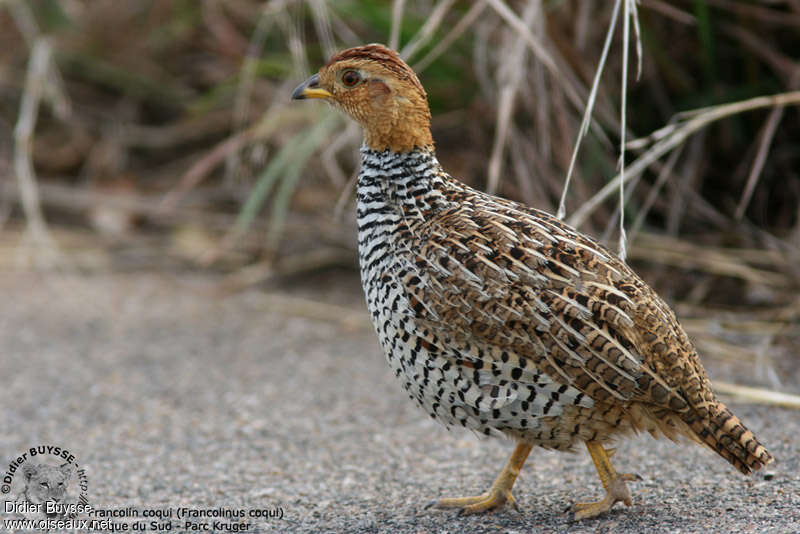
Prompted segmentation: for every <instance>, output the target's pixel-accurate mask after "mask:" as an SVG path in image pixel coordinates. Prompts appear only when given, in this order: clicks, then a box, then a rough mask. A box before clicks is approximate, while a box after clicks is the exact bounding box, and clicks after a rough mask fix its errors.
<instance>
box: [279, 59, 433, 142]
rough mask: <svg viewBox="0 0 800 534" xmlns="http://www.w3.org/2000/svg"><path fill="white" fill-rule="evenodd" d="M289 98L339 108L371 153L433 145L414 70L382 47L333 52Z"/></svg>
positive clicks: (419, 86)
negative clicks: (355, 125) (318, 101)
mask: <svg viewBox="0 0 800 534" xmlns="http://www.w3.org/2000/svg"><path fill="white" fill-rule="evenodd" d="M292 98H293V99H306V98H320V99H323V100H325V101H327V102H329V103H331V104H332V105H334V106H335V107H337V108H339V109H341V110H342V111H344V112H345V113H347V114H348V115H349V116H350V117H352V118H353V119H354V120H355V121H356V122H358V123H359V124H360V125H361V127H362V128H363V129H364V140H365V143H366V144H367V146H368V147H369V148H371V149H373V150H378V151H383V150H386V149H389V150H391V151H392V152H398V153H400V152H408V151H409V150H412V149H413V148H414V147H419V148H423V147H429V146H433V139H432V137H431V133H430V118H431V115H430V110H429V109H428V100H427V97H426V95H425V90H424V89H423V88H422V85H421V84H420V82H419V80H418V79H417V76H416V74H414V71H412V70H411V68H410V67H409V66H408V65H406V63H405V62H404V61H403V60H402V59H400V56H398V55H397V53H395V52H394V51H392V50H390V49H388V48H386V47H385V46H383V45H379V44H371V45H366V46H361V47H358V48H351V49H348V50H345V51H343V52H340V53H338V54H336V55H335V56H333V57H332V58H331V60H330V61H329V62H328V64H327V65H325V66H324V67H322V68H321V69H320V71H319V73H318V74H315V75H313V76H311V77H310V78H309V79H308V80H306V81H305V82H303V83H302V84H300V85H299V86H298V87H297V89H295V91H294V93H292Z"/></svg>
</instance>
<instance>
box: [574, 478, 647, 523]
mask: <svg viewBox="0 0 800 534" xmlns="http://www.w3.org/2000/svg"><path fill="white" fill-rule="evenodd" d="M637 480H642V477H640V476H639V475H634V474H630V473H622V474H617V475H616V476H615V477H614V478H613V479H611V480H609V481H608V486H607V488H606V496H605V498H603V500H602V501H597V502H580V503H577V504H575V505H573V506H572V513H573V516H572V519H574V520H575V521H578V520H580V519H587V518H589V517H596V516H598V515H600V514H602V513H604V512H607V511H609V510H611V508H612V507H613V506H614V505H615V504H616V503H618V502H622V503H625V506H630V505H631V504H632V501H631V494H630V492H629V491H628V486H627V484H625V482H626V481H627V482H634V481H637Z"/></svg>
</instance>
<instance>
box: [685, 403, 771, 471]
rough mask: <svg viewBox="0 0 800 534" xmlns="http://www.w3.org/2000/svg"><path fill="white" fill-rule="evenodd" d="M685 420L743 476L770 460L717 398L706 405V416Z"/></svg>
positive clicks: (701, 438) (758, 443)
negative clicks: (707, 408)
mask: <svg viewBox="0 0 800 534" xmlns="http://www.w3.org/2000/svg"><path fill="white" fill-rule="evenodd" d="M686 422H687V423H688V424H689V427H690V428H691V429H692V431H694V433H695V434H697V437H698V438H699V439H700V441H702V442H703V443H705V444H706V445H708V446H709V447H710V448H711V449H712V450H714V451H715V452H716V453H717V454H719V455H720V456H722V457H723V458H725V459H726V460H728V461H729V462H730V463H731V464H732V465H733V466H734V467H736V469H738V470H739V471H741V472H742V473H744V474H745V475H749V474H750V473H751V472H753V471H756V470H758V469H760V468H761V467H763V466H765V465H767V464H768V463H770V462H771V461H772V460H773V458H772V455H771V454H770V453H769V451H767V449H766V448H765V447H764V446H763V445H762V444H761V443H760V442H759V441H758V439H756V437H755V435H754V434H753V433H752V432H751V431H750V430H748V429H747V427H746V426H744V424H743V423H742V422H741V421H740V420H739V418H738V417H736V416H735V415H733V413H731V411H730V410H729V409H728V407H727V406H725V405H724V404H723V403H721V402H719V401H716V403H714V404H712V405H711V406H710V407H709V410H708V412H707V416H706V417H699V416H698V417H697V418H696V419H694V420H687V421H686Z"/></svg>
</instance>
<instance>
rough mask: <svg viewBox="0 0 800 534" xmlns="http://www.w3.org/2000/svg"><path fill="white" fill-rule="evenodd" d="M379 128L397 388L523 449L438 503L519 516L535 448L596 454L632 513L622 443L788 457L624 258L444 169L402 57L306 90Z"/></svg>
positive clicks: (346, 59)
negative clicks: (730, 402) (513, 511)
mask: <svg viewBox="0 0 800 534" xmlns="http://www.w3.org/2000/svg"><path fill="white" fill-rule="evenodd" d="M292 98H293V99H296V100H302V99H310V98H315V99H322V100H325V101H326V102H329V103H331V104H332V105H333V106H334V107H336V108H338V109H340V110H341V111H343V112H344V113H346V114H347V115H349V116H350V117H351V118H353V119H354V120H355V121H356V122H358V123H359V124H360V125H361V127H362V128H363V131H364V143H363V146H362V148H361V171H360V174H359V176H358V187H357V219H358V250H359V257H360V267H361V281H362V285H363V288H364V293H365V295H366V300H367V307H368V309H369V313H370V316H371V319H372V323H373V325H374V326H375V330H376V332H377V334H378V338H379V339H380V344H381V346H382V347H383V350H384V352H385V353H386V358H387V360H388V362H389V366H390V367H391V369H392V371H394V374H395V375H396V376H397V378H399V379H400V381H401V382H402V384H403V386H404V387H405V389H406V390H407V392H408V394H409V396H410V397H411V398H412V399H414V400H416V402H417V403H418V404H419V405H420V406H421V407H422V409H424V410H425V411H426V412H427V413H428V414H430V416H431V417H433V418H434V419H436V420H437V421H440V422H441V423H443V424H444V425H447V426H463V427H465V428H469V429H472V430H475V431H477V432H480V433H483V434H487V435H505V436H509V437H511V438H513V439H514V440H516V448H515V450H514V452H513V454H512V456H511V458H510V460H509V461H508V464H507V465H506V466H505V468H504V469H503V471H502V472H501V473H500V475H499V476H498V477H497V479H496V480H495V481H494V483H493V484H492V486H491V488H490V489H489V490H488V491H487V492H485V493H483V494H482V495H479V496H476V497H463V498H443V499H439V500H438V501H434V502H433V503H431V504H432V505H435V506H437V507H442V508H458V509H460V510H461V512H462V513H475V512H483V511H486V510H491V509H496V508H499V507H502V506H504V505H505V504H512V505H514V504H515V503H514V498H513V497H512V495H511V488H512V486H513V485H514V481H515V480H516V478H517V475H518V474H519V471H520V469H521V468H522V466H523V464H524V462H525V460H526V458H527V456H528V454H529V453H530V451H531V449H532V448H533V446H535V445H538V446H540V447H545V448H548V449H555V450H562V451H570V450H573V449H574V448H575V446H576V445H577V444H579V443H580V442H583V443H584V444H585V445H586V447H587V448H588V450H589V453H590V455H591V457H592V460H593V461H594V464H595V466H596V468H597V472H598V474H599V475H600V480H601V482H602V484H603V486H604V487H605V490H606V495H605V498H604V499H602V500H600V501H598V502H593V503H579V504H576V505H574V506H573V508H572V510H573V513H574V517H575V518H576V519H582V518H587V517H593V516H596V515H599V514H601V513H603V512H605V511H607V510H609V509H610V508H611V507H612V506H614V504H615V503H617V502H620V501H621V502H623V503H625V504H626V505H628V506H630V505H631V496H630V493H629V492H628V488H627V485H626V482H628V481H632V480H636V479H638V477H637V476H636V475H631V474H621V473H617V472H616V471H615V470H614V468H613V467H612V465H611V462H610V457H611V456H612V454H613V452H614V450H613V449H610V448H608V446H609V444H611V443H612V442H613V441H614V440H615V439H616V438H619V437H623V436H625V435H630V434H632V433H636V432H642V431H647V432H650V433H651V434H652V435H653V436H654V437H660V436H665V437H667V438H670V439H672V440H676V441H677V439H678V438H679V437H686V438H689V439H690V440H692V441H695V442H697V443H700V444H703V445H706V446H707V447H709V448H710V449H711V450H713V451H714V452H716V453H717V454H719V455H720V456H722V457H723V458H724V459H725V460H727V461H728V462H730V463H731V464H732V465H733V466H734V467H736V468H737V469H738V470H739V471H741V472H742V473H744V474H748V473H750V472H751V471H754V470H756V469H759V468H761V467H762V466H764V465H766V464H768V463H769V462H771V461H772V456H771V455H770V453H769V452H767V450H766V449H765V448H764V447H763V446H762V445H761V443H759V441H758V440H757V439H756V437H755V436H754V435H753V433H752V432H751V431H750V430H748V429H747V428H746V427H745V426H744V425H743V424H742V422H741V421H740V420H739V419H738V418H737V417H736V416H735V415H733V413H731V412H730V410H729V409H728V408H727V407H726V406H725V405H724V404H723V403H721V402H720V401H719V400H717V398H716V397H715V396H714V393H713V392H712V390H711V384H710V382H709V379H708V377H707V376H706V372H705V370H704V369H703V366H702V365H701V364H700V360H699V358H698V355H697V351H696V349H695V348H694V346H693V345H692V343H691V342H690V341H689V339H688V337H687V336H686V333H685V332H684V330H683V328H682V327H681V326H680V324H678V321H677V320H676V318H675V314H674V313H673V312H672V310H670V308H669V306H667V304H666V303H665V302H664V301H663V300H662V299H661V298H660V297H659V296H658V295H657V294H656V293H655V292H654V291H653V290H652V289H651V288H650V287H649V286H648V285H647V284H645V283H644V282H643V281H642V280H641V279H640V278H639V277H638V276H637V275H636V274H635V273H634V272H633V271H632V270H631V269H630V267H628V265H626V264H625V263H624V262H623V261H622V260H620V259H619V258H618V257H617V256H615V254H614V253H613V252H610V251H609V250H608V249H606V248H605V247H604V246H602V245H600V244H599V243H598V242H597V241H595V240H594V239H592V238H590V237H588V236H586V235H584V234H582V233H580V232H578V231H577V230H575V229H573V228H571V227H569V226H567V225H566V224H564V223H563V222H561V221H560V220H558V219H557V218H555V217H553V216H551V215H549V214H547V213H544V212H542V211H539V210H536V209H532V208H529V207H527V206H524V205H521V204H518V203H515V202H511V201H509V200H505V199H503V198H500V197H497V196H492V195H488V194H486V193H482V192H480V191H477V190H474V189H471V188H470V187H467V186H466V185H464V184H463V183H461V182H459V181H457V180H456V179H454V178H453V177H451V176H450V175H449V174H447V172H445V171H444V170H443V169H442V167H441V165H440V164H439V162H438V161H437V159H436V155H435V152H434V146H433V139H432V137H431V131H430V118H431V117H430V111H429V108H428V102H427V97H426V94H425V90H424V89H423V87H422V85H421V84H420V82H419V80H418V79H417V76H416V74H415V73H414V72H413V71H412V70H411V68H410V67H409V66H408V65H407V64H406V63H405V62H404V61H403V60H402V59H401V58H400V57H399V56H398V55H397V54H396V53H395V52H394V51H392V50H390V49H388V48H386V47H384V46H382V45H378V44H370V45H366V46H360V47H356V48H351V49H348V50H344V51H342V52H340V53H338V54H336V55H335V56H333V57H332V58H331V60H330V61H329V62H328V63H327V65H325V66H323V67H322V68H321V69H320V71H319V73H318V74H315V75H313V76H311V77H310V78H309V79H308V80H306V81H305V82H304V83H303V84H301V85H300V86H298V87H297V89H295V91H294V93H293V94H292Z"/></svg>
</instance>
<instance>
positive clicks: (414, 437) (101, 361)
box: [0, 272, 800, 534]
mask: <svg viewBox="0 0 800 534" xmlns="http://www.w3.org/2000/svg"><path fill="white" fill-rule="evenodd" d="M215 284H216V281H215V280H213V279H210V278H202V277H187V278H181V279H180V280H176V279H168V278H165V277H164V276H163V275H154V274H126V275H122V274H116V275H111V274H109V275H92V276H81V275H59V276H57V277H54V276H49V277H40V276H37V275H32V274H24V273H8V272H7V273H3V274H0V294H2V295H3V300H4V304H3V306H2V307H1V308H0V347H2V359H0V377H2V381H3V382H2V388H0V403H2V405H3V406H4V407H5V410H3V415H2V417H3V418H2V433H0V453H2V459H3V460H4V462H3V465H2V467H3V472H4V473H5V470H6V467H7V465H8V462H10V461H11V460H12V459H13V458H14V457H15V456H17V455H18V454H19V453H21V452H24V451H26V450H28V449H29V448H30V447H34V446H37V445H45V444H52V445H60V446H62V447H65V448H67V449H69V450H70V452H72V453H73V454H74V455H75V457H76V461H77V462H78V463H80V465H81V467H83V468H85V470H86V471H85V472H86V478H87V479H88V486H89V487H88V492H87V493H88V495H89V499H90V501H91V504H92V505H93V506H95V507H96V508H102V509H121V508H128V507H130V508H131V509H133V510H135V511H137V512H138V513H139V514H140V516H139V518H138V519H135V520H130V519H116V520H115V521H117V522H118V523H117V525H120V524H127V525H128V526H129V527H131V528H132V527H133V526H136V525H137V524H140V525H144V526H145V528H146V529H147V530H149V531H151V532H152V531H165V530H166V526H165V525H166V524H167V523H169V524H170V525H171V526H172V531H173V532H183V531H191V530H192V527H194V528H196V529H201V528H202V522H203V521H207V522H209V523H210V524H209V525H208V528H209V530H217V531H223V530H224V529H225V528H226V526H225V525H227V528H228V529H229V530H230V529H232V528H235V526H236V525H239V524H242V523H245V524H246V523H250V525H249V526H248V527H247V528H246V529H245V531H246V532H309V533H310V532H314V533H316V532H391V533H395V532H413V533H427V532H430V533H437V534H438V533H448V532H450V533H455V532H476V533H482V532H492V533H514V532H520V533H521V532H537V533H544V532H574V533H584V532H585V533H589V532H595V533H605V532H609V533H611V532H614V533H616V532H652V533H660V532H704V533H710V532H725V533H728V532H775V533H791V532H795V533H796V532H800V479H799V478H798V473H800V451H798V441H797V436H798V435H800V414H798V412H797V411H790V410H784V409H779V408H773V407H763V406H753V405H742V404H736V403H733V402H731V403H730V405H731V406H732V408H733V409H734V411H735V412H736V413H737V414H738V415H739V416H740V417H741V418H742V419H744V420H745V422H747V423H748V424H749V425H750V426H751V428H753V429H754V430H755V431H756V433H757V435H758V436H759V437H760V438H761V439H762V440H763V442H764V443H765V444H766V445H767V446H768V447H769V449H770V450H771V451H772V453H773V454H774V455H775V457H776V458H777V459H778V461H777V462H776V463H775V464H773V466H770V468H769V470H768V471H767V473H758V474H757V475H755V476H753V477H750V478H745V477H743V476H742V475H740V474H739V473H738V472H736V471H734V470H733V469H732V468H731V467H730V466H729V465H728V464H727V463H725V462H724V461H722V460H721V459H719V458H717V457H715V456H714V455H713V454H711V453H710V452H707V451H705V450H703V449H701V448H700V447H696V446H689V445H684V446H676V445H674V444H672V443H671V442H667V441H655V440H653V439H651V438H649V437H639V438H637V439H634V440H629V441H625V442H623V443H622V444H621V445H620V448H619V452H618V454H617V456H615V463H616V464H617V466H618V468H619V469H620V470H622V471H631V472H636V473H638V474H640V475H641V476H642V477H643V479H644V480H643V481H642V482H638V483H634V484H632V485H631V489H632V492H633V494H634V503H633V507H632V508H630V509H628V508H625V507H623V506H621V505H617V508H615V509H614V510H613V511H612V512H611V513H609V514H607V515H606V516H604V517H602V518H599V519H594V520H587V521H583V522H579V523H574V522H570V521H569V519H568V516H567V514H565V513H564V510H565V508H566V506H568V505H569V504H570V503H572V502H575V501H581V500H584V501H585V500H593V499H597V498H599V497H601V496H602V495H601V486H600V483H599V480H598V478H597V475H596V474H595V471H594V467H593V466H592V463H591V461H590V459H589V457H588V454H586V452H585V451H580V452H579V453H578V454H563V453H562V454H559V453H555V452H548V451H544V450H534V452H533V453H532V454H531V457H530V459H529V460H528V463H527V465H526V467H525V470H524V471H523V473H522V475H521V476H520V479H519V481H518V483H517V485H516V487H515V495H516V497H517V500H518V502H519V503H520V506H521V509H522V511H521V512H516V511H513V510H504V511H501V512H498V513H494V514H489V515H483V516H472V517H457V516H456V515H455V514H454V513H453V512H452V511H436V510H434V511H431V510H424V509H423V506H424V504H425V503H427V502H428V501H430V500H431V499H432V498H435V497H437V496H442V495H450V496H453V495H456V496H457V495H466V494H475V493H479V492H482V491H483V490H484V489H486V488H487V487H488V485H489V484H490V483H491V481H492V480H493V479H494V477H495V476H496V475H497V473H498V472H499V470H500V469H501V468H502V466H503V465H504V463H505V461H506V459H507V456H508V455H509V454H510V451H511V449H512V444H511V443H510V442H502V441H499V440H484V439H479V438H477V437H476V436H473V435H472V434H470V433H468V432H466V431H459V430H454V431H451V432H448V431H446V430H445V429H443V428H442V427H440V426H439V425H438V424H436V423H435V422H434V421H432V420H431V419H429V418H427V417H426V416H424V415H423V414H422V412H420V411H418V410H417V408H416V407H414V406H413V405H412V403H411V402H409V401H408V399H406V398H405V396H404V394H403V392H402V391H401V388H400V386H399V384H397V383H395V381H394V379H393V378H392V377H391V376H390V373H389V371H388V368H387V367H386V365H385V363H384V360H383V357H382V355H381V354H380V352H379V348H378V344H377V341H376V339H375V337H374V335H373V333H372V331H371V329H370V326H369V325H368V323H367V318H366V313H365V312H364V311H363V305H362V304H361V297H360V295H359V294H358V284H357V281H355V280H354V279H352V278H351V277H350V278H348V277H345V278H344V279H343V280H341V281H339V282H337V283H336V284H326V285H324V287H322V288H321V289H320V290H319V291H317V288H309V287H308V286H305V287H303V288H301V292H300V293H298V292H295V293H293V294H290V295H287V294H278V293H271V292H267V291H263V290H255V289H254V290H250V291H247V292H245V293H241V294H237V295H229V296H224V297H222V296H218V295H215V294H214V292H212V288H213V287H215ZM298 295H300V296H298ZM311 295H315V296H316V297H315V298H320V299H322V300H323V301H325V302H324V303H319V304H318V303H315V302H314V301H312V300H311V298H310V296H311ZM709 372H710V374H711V375H712V377H714V376H715V374H714V369H713V368H710V369H709ZM725 378H726V379H728V378H729V377H725ZM797 386H798V385H796V384H795V385H794V388H795V390H796V389H797ZM18 480H19V478H17V479H15V482H14V484H17V482H16V481H18ZM14 487H16V486H14ZM71 487H72V486H71ZM180 507H186V508H189V509H191V510H194V511H195V513H200V512H199V511H202V510H206V509H211V510H212V511H216V512H212V513H218V511H219V510H223V511H225V510H227V511H228V513H233V512H236V513H238V511H239V510H241V511H243V513H244V514H245V517H244V518H243V519H241V520H239V519H229V520H226V521H227V522H225V521H223V522H222V523H220V524H217V525H216V526H214V523H213V521H214V520H218V518H216V519H212V520H208V519H203V520H201V519H198V518H192V519H191V520H190V521H189V523H191V524H190V525H187V524H186V518H185V517H183V518H181V519H178V518H177V515H178V512H179V511H180V510H179V508H180ZM150 510H158V511H169V512H171V513H172V514H173V517H172V518H171V519H168V520H164V521H162V522H161V523H160V524H161V525H162V526H161V527H158V528H152V525H151V524H150V521H151V520H152V518H146V519H145V518H143V514H144V513H151V512H150ZM259 513H261V514H264V513H267V514H276V513H277V514H278V515H280V514H281V513H282V517H267V518H258V517H256V516H257V515H258V514H259ZM251 514H252V516H251ZM3 517H7V516H3Z"/></svg>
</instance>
